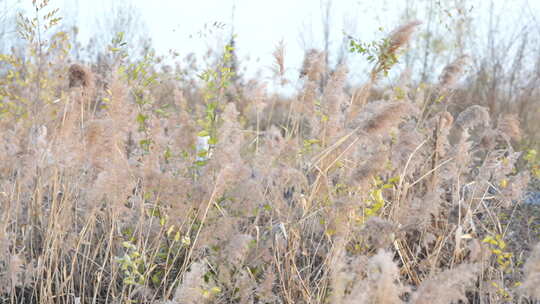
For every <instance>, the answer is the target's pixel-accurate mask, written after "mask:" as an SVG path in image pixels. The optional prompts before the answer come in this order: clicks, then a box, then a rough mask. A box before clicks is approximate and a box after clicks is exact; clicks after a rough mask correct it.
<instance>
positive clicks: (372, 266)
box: [344, 250, 409, 304]
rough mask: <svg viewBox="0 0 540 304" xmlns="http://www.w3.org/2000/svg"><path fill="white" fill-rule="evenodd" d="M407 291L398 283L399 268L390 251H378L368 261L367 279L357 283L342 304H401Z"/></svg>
mask: <svg viewBox="0 0 540 304" xmlns="http://www.w3.org/2000/svg"><path fill="white" fill-rule="evenodd" d="M408 290H409V288H408V287H407V286H403V285H402V284H401V283H399V267H398V266H397V265H396V263H395V262H394V261H393V254H392V253H391V252H390V251H386V250H379V251H378V253H377V254H376V255H375V256H373V257H372V258H370V259H369V264H368V267H367V278H366V279H364V280H361V281H359V282H357V283H356V284H355V285H354V287H353V290H352V291H351V293H350V294H349V296H348V297H347V298H346V299H345V301H344V303H347V304H348V303H351V304H352V303H369V304H398V303H399V304H401V303H403V301H402V300H401V298H400V296H401V295H403V294H404V293H406V292H407V291H408Z"/></svg>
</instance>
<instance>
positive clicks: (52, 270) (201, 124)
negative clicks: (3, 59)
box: [0, 23, 540, 304]
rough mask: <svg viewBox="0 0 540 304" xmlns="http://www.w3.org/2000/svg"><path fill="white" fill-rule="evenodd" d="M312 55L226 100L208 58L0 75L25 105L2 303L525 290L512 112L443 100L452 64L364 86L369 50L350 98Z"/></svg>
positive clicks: (6, 180)
mask: <svg viewBox="0 0 540 304" xmlns="http://www.w3.org/2000/svg"><path fill="white" fill-rule="evenodd" d="M415 26H418V23H411V24H408V25H405V26H403V27H400V28H399V29H398V30H397V31H395V32H393V33H392V36H391V39H390V40H389V41H390V42H391V43H390V45H389V46H388V48H387V49H386V51H388V52H398V51H399V50H400V48H401V47H402V46H403V45H405V44H406V43H407V40H408V39H409V37H411V34H412V31H413V30H414V27H415ZM400 31H402V32H400ZM392 37H393V38H392ZM225 53H226V54H227V50H226V51H225ZM316 55H317V53H316V52H313V54H312V58H311V59H309V60H306V64H305V66H304V69H303V74H304V75H306V77H303V79H302V80H301V81H302V82H303V89H302V90H301V91H300V92H298V93H297V94H296V95H295V96H294V97H291V98H286V99H285V98H280V97H277V96H273V95H271V94H269V93H268V92H266V91H265V89H264V87H263V86H262V84H259V83H257V82H254V83H251V84H250V85H249V86H246V87H244V88H241V92H242V94H241V96H242V97H235V98H234V99H233V101H231V102H228V101H227V100H230V99H227V98H225V96H226V93H225V92H226V91H227V87H226V85H225V83H224V82H222V81H221V80H222V79H223V77H226V75H227V73H228V70H227V69H226V68H225V67H226V66H227V65H226V64H223V66H221V67H222V68H221V69H220V70H218V72H219V73H216V75H218V77H217V78H212V75H213V74H207V75H209V76H208V77H207V78H204V77H203V78H204V80H203V81H200V82H196V83H195V85H193V84H194V83H180V84H174V83H173V84H171V82H169V81H168V79H169V78H168V76H170V75H168V74H167V73H161V74H160V73H157V72H155V71H153V67H152V66H151V65H145V64H142V63H135V64H134V65H133V66H131V67H130V66H128V65H127V64H125V63H122V62H119V63H118V65H117V66H116V67H117V68H118V69H115V70H113V71H110V72H109V75H108V77H109V79H108V85H105V86H103V87H97V86H95V85H94V82H93V78H92V77H93V76H92V75H91V72H90V70H89V69H88V68H85V67H83V66H80V65H71V67H69V68H68V64H67V60H65V58H64V59H63V61H62V60H57V62H56V64H57V65H58V69H57V70H50V71H46V72H45V73H46V74H44V75H42V76H40V77H49V78H50V79H59V78H58V77H56V78H55V77H54V76H55V75H56V74H55V73H58V74H61V73H65V72H66V71H69V77H68V79H64V81H63V82H62V81H57V82H53V83H49V84H48V86H47V87H45V88H41V89H40V90H39V93H36V89H35V88H25V87H20V85H19V84H18V83H17V82H16V81H9V80H6V81H5V82H3V83H2V86H3V90H5V92H8V93H9V94H12V95H17V96H18V97H17V98H18V100H28V101H36V98H38V99H39V101H40V102H39V105H38V106H39V111H38V112H32V111H30V109H29V108H26V104H22V106H20V107H17V108H9V109H8V110H6V111H4V112H3V114H2V116H1V118H0V137H1V140H0V202H1V204H0V217H1V220H0V299H1V301H2V303H4V302H5V303H170V304H172V303H182V304H184V303H451V302H457V301H458V300H462V301H464V302H467V301H469V302H471V303H505V302H520V301H521V302H522V303H531V302H530V301H529V302H527V301H528V300H527V297H529V298H528V299H533V298H536V299H539V298H540V295H539V294H538V288H537V286H539V285H540V282H539V275H540V270H539V268H538V265H539V263H540V261H539V256H540V247H538V246H536V249H534V251H532V253H530V254H529V253H527V251H526V250H523V251H522V252H523V253H525V256H521V254H522V252H512V251H510V250H509V249H508V248H509V246H508V245H507V237H508V235H507V231H508V230H507V227H508V218H506V219H503V218H501V216H502V215H504V214H506V215H508V214H510V215H508V216H509V217H511V215H512V212H511V211H512V210H514V208H515V207H516V205H517V204H519V202H520V199H521V194H522V192H523V191H524V189H525V188H526V187H527V184H528V181H529V174H528V173H527V172H526V171H517V170H516V169H515V168H516V163H517V162H518V161H519V159H520V155H521V153H520V152H517V151H515V150H514V148H513V147H512V144H511V143H512V140H518V139H519V136H520V131H519V122H518V121H517V120H516V119H515V117H512V116H505V117H502V118H501V119H499V120H498V122H494V121H492V120H491V119H490V116H489V113H488V111H487V109H486V108H484V107H481V106H471V107H468V108H467V109H465V110H464V111H460V112H458V113H450V112H449V111H447V106H448V105H449V104H450V105H451V103H452V102H453V101H452V97H451V94H447V93H448V92H449V91H451V85H452V84H451V82H454V81H455V80H456V79H457V78H459V76H460V75H458V73H460V72H461V70H460V69H459V68H454V67H452V66H449V67H448V68H447V69H445V70H444V75H443V76H441V81H442V82H441V84H439V85H434V86H433V87H431V88H415V87H413V85H412V84H406V83H404V84H403V85H402V86H401V87H400V88H399V90H397V89H395V88H388V89H387V94H386V98H385V99H381V100H377V101H372V100H371V99H370V93H369V92H370V90H371V88H372V87H374V86H376V85H377V81H378V79H379V78H380V77H379V76H380V71H381V67H382V66H385V65H384V64H383V63H382V62H379V63H378V64H376V65H375V68H374V70H373V72H372V77H371V81H370V82H369V83H368V84H365V85H364V86H363V87H362V88H360V89H359V91H357V92H356V93H355V94H349V93H348V92H347V91H346V90H345V89H344V84H345V79H346V76H347V70H346V67H341V68H340V69H338V70H337V71H335V72H334V73H333V75H332V77H331V78H330V79H329V81H328V83H327V85H326V88H325V89H324V92H319V91H318V83H319V81H320V77H321V67H320V66H317V65H318V64H320V60H317V58H318V57H317V56H316ZM50 56H51V57H49V58H48V60H53V59H54V58H60V57H54V56H55V54H52V55H50ZM319 57H320V56H319ZM223 60H224V61H227V60H228V57H227V56H223ZM459 60H463V59H462V58H460V59H458V61H459ZM143 63H144V62H143ZM455 64H458V63H455ZM21 69H22V67H21ZM149 75H156V76H155V77H157V78H159V79H160V81H159V82H157V81H149V80H148V79H150V77H149ZM219 75H221V76H219ZM20 77H24V76H20ZM220 77H221V78H220ZM147 80H148V81H147ZM68 82H69V83H68ZM164 90H169V91H167V92H170V94H165V93H163V92H164ZM426 90H430V92H429V93H425V94H424V92H422V91H426ZM48 92H50V94H52V95H55V94H56V95H55V96H54V98H51V99H50V100H49V101H47V100H48V99H47V98H46V97H47V96H48V95H47V94H49V93H48ZM436 92H444V93H445V94H447V96H449V97H447V98H445V100H444V101H443V102H440V103H437V102H434V100H437V97H436V96H435V97H434V95H436V94H437V93H436ZM441 94H442V93H441ZM3 96H9V95H6V94H3ZM3 98H4V99H2V102H4V103H5V104H7V100H11V99H9V98H10V97H3ZM11 98H13V97H11ZM165 99H167V101H164V100H165ZM98 101H99V102H98ZM36 102H37V101H36ZM165 105H168V106H167V107H165ZM35 113H39V115H37V114H35ZM527 250H528V249H527ZM529 255H530V257H529V258H528V259H527V260H526V261H525V258H526V256H529ZM523 263H525V264H524V265H523Z"/></svg>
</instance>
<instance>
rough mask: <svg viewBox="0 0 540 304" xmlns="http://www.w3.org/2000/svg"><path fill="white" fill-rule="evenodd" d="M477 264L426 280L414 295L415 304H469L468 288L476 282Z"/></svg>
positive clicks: (461, 267)
mask: <svg viewBox="0 0 540 304" xmlns="http://www.w3.org/2000/svg"><path fill="white" fill-rule="evenodd" d="M478 268H479V267H478V265H476V264H461V265H459V266H458V267H456V268H454V269H448V270H445V271H443V272H441V273H439V274H437V275H435V276H433V277H431V278H426V279H425V280H424V281H423V282H422V283H421V284H420V287H419V288H418V290H417V291H416V292H415V293H414V294H413V297H412V301H411V303H414V304H447V303H455V302H457V301H460V300H461V301H464V302H467V297H466V295H465V292H466V290H467V287H469V286H471V285H472V284H473V283H474V282H475V281H476V276H477V272H478Z"/></svg>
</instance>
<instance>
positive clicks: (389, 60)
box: [370, 21, 422, 82]
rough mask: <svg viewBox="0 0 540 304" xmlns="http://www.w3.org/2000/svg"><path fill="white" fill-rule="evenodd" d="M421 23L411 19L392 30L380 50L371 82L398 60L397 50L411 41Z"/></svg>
mask: <svg viewBox="0 0 540 304" xmlns="http://www.w3.org/2000/svg"><path fill="white" fill-rule="evenodd" d="M420 24H422V22H420V21H411V22H409V23H406V24H404V25H402V26H399V27H398V28H396V29H394V30H393V31H392V32H390V35H389V36H388V38H386V40H385V43H384V44H383V45H382V46H381V48H380V50H379V52H380V53H379V54H378V61H377V64H376V65H375V67H374V68H373V70H372V71H371V77H370V78H371V82H375V81H377V78H378V77H379V74H380V73H381V72H382V71H384V72H385V73H386V72H388V70H390V68H391V67H392V66H393V65H394V64H395V63H396V62H397V56H398V54H397V51H398V50H399V49H400V48H402V47H403V46H404V45H405V44H407V43H408V42H409V40H410V39H411V36H412V34H413V33H414V30H415V29H416V27H417V26H418V25H420Z"/></svg>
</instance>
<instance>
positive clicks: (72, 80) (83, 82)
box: [68, 63, 94, 88]
mask: <svg viewBox="0 0 540 304" xmlns="http://www.w3.org/2000/svg"><path fill="white" fill-rule="evenodd" d="M68 78H69V87H70V88H74V87H83V88H88V87H91V86H92V85H93V81H94V80H93V76H92V72H90V70H88V68H86V67H84V66H82V65H80V64H76V63H75V64H72V65H71V66H70V67H69V77H68Z"/></svg>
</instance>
